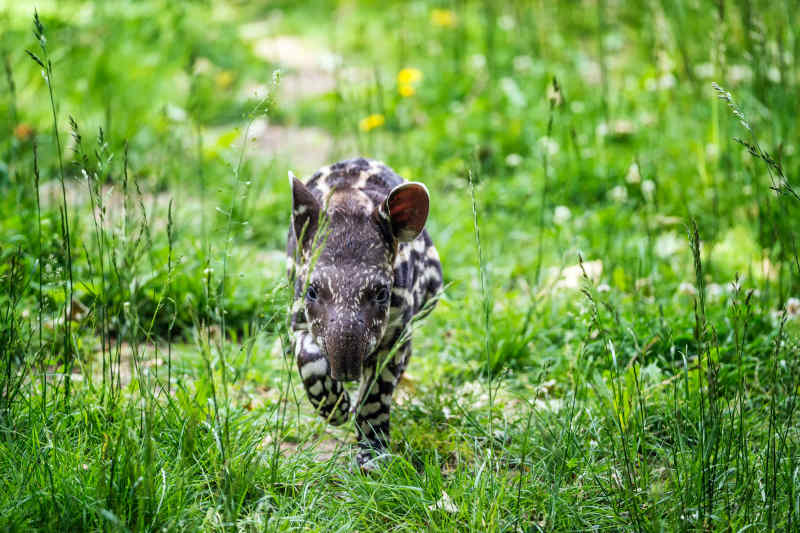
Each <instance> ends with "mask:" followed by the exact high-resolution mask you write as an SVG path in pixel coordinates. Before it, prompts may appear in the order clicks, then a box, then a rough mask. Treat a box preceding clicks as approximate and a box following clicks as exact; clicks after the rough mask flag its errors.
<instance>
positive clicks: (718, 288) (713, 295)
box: [706, 283, 725, 300]
mask: <svg viewBox="0 0 800 533" xmlns="http://www.w3.org/2000/svg"><path fill="white" fill-rule="evenodd" d="M724 292H725V290H724V289H723V288H722V285H720V284H719V283H709V284H708V286H707V287H706V295H708V299H709V300H716V299H717V298H719V297H720V296H722V295H723V293H724Z"/></svg>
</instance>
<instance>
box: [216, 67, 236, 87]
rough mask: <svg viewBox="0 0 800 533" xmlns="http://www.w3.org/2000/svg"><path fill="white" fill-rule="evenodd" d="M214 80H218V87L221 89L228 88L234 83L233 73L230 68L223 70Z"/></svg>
mask: <svg viewBox="0 0 800 533" xmlns="http://www.w3.org/2000/svg"><path fill="white" fill-rule="evenodd" d="M214 81H216V82H217V87H219V88H220V89H227V88H228V87H230V86H231V84H232V83H233V74H231V72H230V71H229V70H223V71H221V72H220V73H219V74H217V76H216V78H215V79H214Z"/></svg>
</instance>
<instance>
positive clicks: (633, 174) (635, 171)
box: [625, 161, 642, 183]
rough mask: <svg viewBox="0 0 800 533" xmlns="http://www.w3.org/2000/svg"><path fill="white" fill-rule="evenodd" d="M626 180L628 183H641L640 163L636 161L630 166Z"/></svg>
mask: <svg viewBox="0 0 800 533" xmlns="http://www.w3.org/2000/svg"><path fill="white" fill-rule="evenodd" d="M625 181H627V182H628V183H639V182H640V181H642V175H641V174H639V165H638V164H637V163H636V161H634V162H633V163H631V166H629V167H628V173H627V174H625Z"/></svg>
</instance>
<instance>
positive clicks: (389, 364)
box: [355, 342, 411, 467]
mask: <svg viewBox="0 0 800 533" xmlns="http://www.w3.org/2000/svg"><path fill="white" fill-rule="evenodd" d="M410 354H411V343H410V342H407V343H405V344H404V345H403V346H402V347H401V348H399V349H397V350H396V351H395V354H394V357H393V358H392V359H391V360H389V361H386V359H385V358H386V357H387V356H388V354H387V353H385V352H384V353H382V354H380V355H379V356H378V357H376V358H375V361H374V362H371V363H370V364H369V365H367V366H366V367H365V368H364V373H363V375H362V377H361V387H360V389H359V394H358V404H357V405H356V406H355V411H356V433H357V435H358V447H359V448H360V451H359V453H358V456H357V460H358V464H359V465H361V466H362V467H366V465H367V463H368V462H369V461H370V460H371V459H373V458H374V457H375V456H376V455H379V454H381V453H383V452H385V451H386V449H387V448H388V447H389V415H390V411H391V407H392V395H393V394H394V389H395V387H397V383H398V382H399V381H400V376H402V374H403V372H404V371H405V368H406V364H407V362H408V358H409V356H410ZM381 362H384V363H385V364H383V365H382V363H381ZM376 373H377V375H376Z"/></svg>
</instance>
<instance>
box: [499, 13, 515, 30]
mask: <svg viewBox="0 0 800 533" xmlns="http://www.w3.org/2000/svg"><path fill="white" fill-rule="evenodd" d="M497 25H498V26H500V28H501V29H503V30H505V31H509V30H513V29H514V26H516V22H515V21H514V17H512V16H511V15H503V16H501V17H500V18H499V19H497Z"/></svg>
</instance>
